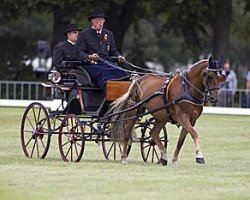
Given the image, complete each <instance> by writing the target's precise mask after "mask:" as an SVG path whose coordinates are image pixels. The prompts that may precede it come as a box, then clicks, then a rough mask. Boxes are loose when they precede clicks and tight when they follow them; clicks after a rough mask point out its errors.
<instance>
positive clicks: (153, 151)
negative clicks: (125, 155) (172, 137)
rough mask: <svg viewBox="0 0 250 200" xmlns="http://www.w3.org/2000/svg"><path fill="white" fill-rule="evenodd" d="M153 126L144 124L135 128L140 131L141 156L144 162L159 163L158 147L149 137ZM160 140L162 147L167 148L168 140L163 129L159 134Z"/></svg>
mask: <svg viewBox="0 0 250 200" xmlns="http://www.w3.org/2000/svg"><path fill="white" fill-rule="evenodd" d="M153 125H154V123H147V122H145V123H144V124H143V125H140V126H138V127H137V128H140V129H141V155H142V159H143V161H144V162H151V163H159V160H160V157H161V153H160V151H159V148H158V146H157V145H156V143H155V142H154V140H153V139H152V137H151V136H150V135H149V132H150V130H151V129H152V128H153ZM160 140H161V142H163V144H164V147H165V148H167V143H168V138H167V130H166V128H165V127H164V128H163V129H162V131H161V132H160Z"/></svg>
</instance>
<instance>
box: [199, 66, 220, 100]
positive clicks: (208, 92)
mask: <svg viewBox="0 0 250 200" xmlns="http://www.w3.org/2000/svg"><path fill="white" fill-rule="evenodd" d="M209 72H213V73H216V74H215V76H218V77H219V76H221V75H222V71H221V70H206V71H205V72H204V74H205V75H204V79H205V91H204V95H205V101H206V102H207V101H210V102H211V103H216V102H217V101H218V99H215V98H214V97H213V96H212V95H211V92H212V91H215V90H219V89H220V87H212V88H210V87H209V85H208V81H209V76H208V73H209ZM204 79H203V80H204Z"/></svg>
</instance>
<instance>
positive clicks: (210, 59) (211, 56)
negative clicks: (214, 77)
mask: <svg viewBox="0 0 250 200" xmlns="http://www.w3.org/2000/svg"><path fill="white" fill-rule="evenodd" d="M213 60H214V59H213V55H212V54H210V55H209V57H208V63H209V68H213Z"/></svg>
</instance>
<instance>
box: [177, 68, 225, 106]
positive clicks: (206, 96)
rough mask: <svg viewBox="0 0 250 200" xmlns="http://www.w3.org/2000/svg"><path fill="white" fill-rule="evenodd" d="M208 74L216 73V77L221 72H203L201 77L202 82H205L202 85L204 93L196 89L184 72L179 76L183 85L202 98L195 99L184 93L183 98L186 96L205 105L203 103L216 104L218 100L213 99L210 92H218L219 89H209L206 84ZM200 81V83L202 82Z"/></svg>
mask: <svg viewBox="0 0 250 200" xmlns="http://www.w3.org/2000/svg"><path fill="white" fill-rule="evenodd" d="M209 72H214V73H217V74H216V75H217V76H221V70H216V71H213V70H209V69H207V70H206V71H205V72H204V77H203V81H204V82H205V84H204V87H205V89H204V91H202V90H200V89H199V88H197V87H196V86H195V85H194V84H193V83H192V82H190V81H189V80H188V79H187V77H186V71H185V72H184V73H183V74H182V75H181V76H182V78H183V81H184V85H185V83H186V84H187V85H189V86H190V87H191V88H193V89H194V90H195V91H196V92H197V93H198V94H200V95H201V96H202V98H200V99H198V98H196V97H194V96H193V95H191V94H190V93H189V92H184V96H188V98H189V99H192V100H194V101H200V103H202V102H203V103H205V102H208V101H210V102H211V103H216V102H217V101H218V99H215V98H214V97H213V96H212V95H211V92H212V91H215V90H219V89H220V88H219V87H212V88H210V87H209V84H208V81H209V76H208V74H209ZM203 81H202V82H203Z"/></svg>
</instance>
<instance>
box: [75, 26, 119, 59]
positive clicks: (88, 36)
mask: <svg viewBox="0 0 250 200" xmlns="http://www.w3.org/2000/svg"><path fill="white" fill-rule="evenodd" d="M76 46H77V50H78V52H79V60H81V61H86V60H87V57H88V55H90V54H93V53H97V54H98V55H99V56H100V57H102V58H107V57H109V56H115V57H118V56H119V55H120V54H119V52H118V50H117V48H116V44H115V41H114V37H113V33H112V32H111V31H109V30H106V29H103V30H102V33H101V35H98V34H97V32H96V30H94V29H93V28H88V29H86V30H84V31H82V32H80V34H79V35H78V40H77V42H76Z"/></svg>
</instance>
